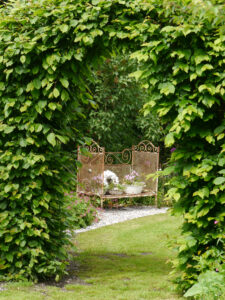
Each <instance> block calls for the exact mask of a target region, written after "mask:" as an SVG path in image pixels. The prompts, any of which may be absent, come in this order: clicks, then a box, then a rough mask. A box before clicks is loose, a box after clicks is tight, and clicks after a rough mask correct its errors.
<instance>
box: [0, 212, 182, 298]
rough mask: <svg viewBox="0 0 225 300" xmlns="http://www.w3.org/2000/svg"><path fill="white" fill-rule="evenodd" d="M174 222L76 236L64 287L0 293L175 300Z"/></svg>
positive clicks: (158, 220)
mask: <svg viewBox="0 0 225 300" xmlns="http://www.w3.org/2000/svg"><path fill="white" fill-rule="evenodd" d="M179 225H180V219H178V218H175V217H171V216H169V214H160V215H154V216H148V217H144V218H139V219H135V220H131V221H127V222H124V223H119V224H115V225H112V226H106V227H103V228H100V229H96V230H92V231H88V232H84V233H80V234H79V235H77V239H76V241H75V243H76V245H77V248H78V250H79V254H78V256H77V257H76V263H75V265H77V266H78V267H75V268H74V270H73V274H72V275H76V276H78V277H79V279H76V278H74V277H73V278H72V279H71V282H70V283H69V284H66V285H65V286H64V287H63V288H59V287H46V286H44V285H32V284H31V283H26V284H21V283H14V284H8V285H7V286H6V288H7V290H6V291H3V292H0V299H7V300H8V299H12V300H17V299H20V300H25V299H26V300H28V299H29V300H30V299H32V300H37V299H58V300H64V299H65V300H72V299H79V300H88V299H92V300H95V299H96V300H111V299H113V300H141V299H151V300H152V299H158V300H163V299H167V300H169V299H170V300H175V299H182V298H181V297H179V296H178V295H176V294H175V292H174V291H173V288H174V287H173V284H172V283H171V276H170V275H169V273H170V271H171V265H170V264H168V263H167V261H168V260H169V259H171V258H173V257H174V256H175V255H176V252H175V251H174V250H173V249H169V247H168V244H173V243H174V241H175V240H176V239H177V236H178V235H179V231H178V227H179Z"/></svg>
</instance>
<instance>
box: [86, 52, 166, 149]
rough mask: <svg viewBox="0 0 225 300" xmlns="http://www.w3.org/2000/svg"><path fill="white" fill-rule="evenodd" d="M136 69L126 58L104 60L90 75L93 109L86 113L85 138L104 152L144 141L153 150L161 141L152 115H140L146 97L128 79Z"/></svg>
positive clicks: (159, 130)
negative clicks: (150, 144)
mask: <svg viewBox="0 0 225 300" xmlns="http://www.w3.org/2000/svg"><path fill="white" fill-rule="evenodd" d="M136 69H137V64H136V63H135V61H134V60H132V61H131V60H129V57H128V54H127V55H122V56H119V55H117V56H115V57H112V58H111V59H106V60H105V62H104V63H103V64H102V65H101V66H99V67H98V70H97V71H96V72H95V73H94V75H95V80H94V82H93V84H92V86H90V89H91V91H92V93H93V100H94V101H95V103H96V106H97V107H96V109H94V110H93V109H91V110H90V113H89V114H88V112H87V117H86V118H87V121H85V125H86V128H87V130H88V131H87V132H86V135H89V136H91V137H92V138H93V139H94V140H95V141H97V142H98V143H99V145H101V146H104V147H105V149H106V151H122V150H123V149H125V148H130V147H131V145H135V144H138V143H139V142H140V141H141V140H144V139H149V140H151V141H152V142H153V143H154V144H155V145H156V146H157V145H158V143H159V141H160V139H161V138H162V128H161V127H160V123H159V119H158V117H157V116H156V114H148V115H147V116H144V115H143V113H142V112H141V108H142V107H143V105H144V104H145V103H146V102H147V100H148V93H147V91H146V90H145V89H144V88H142V87H141V85H140V83H139V82H137V81H136V79H135V78H133V77H131V76H130V74H132V73H133V72H134V71H136Z"/></svg>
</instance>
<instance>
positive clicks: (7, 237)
mask: <svg viewBox="0 0 225 300" xmlns="http://www.w3.org/2000/svg"><path fill="white" fill-rule="evenodd" d="M12 239H13V236H12V235H7V236H6V237H5V243H9V242H11V241H12Z"/></svg>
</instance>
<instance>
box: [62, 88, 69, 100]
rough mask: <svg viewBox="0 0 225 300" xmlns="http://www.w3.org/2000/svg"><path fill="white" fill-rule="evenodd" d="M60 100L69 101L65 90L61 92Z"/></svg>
mask: <svg viewBox="0 0 225 300" xmlns="http://www.w3.org/2000/svg"><path fill="white" fill-rule="evenodd" d="M61 98H62V100H63V101H67V100H69V98H70V97H69V94H68V92H67V91H66V90H63V91H62V93H61Z"/></svg>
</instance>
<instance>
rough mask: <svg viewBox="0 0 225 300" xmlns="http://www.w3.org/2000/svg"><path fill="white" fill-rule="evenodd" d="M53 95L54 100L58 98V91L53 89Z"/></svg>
mask: <svg viewBox="0 0 225 300" xmlns="http://www.w3.org/2000/svg"><path fill="white" fill-rule="evenodd" d="M53 95H54V97H55V98H57V97H59V95H60V94H59V90H58V89H57V88H54V90H53Z"/></svg>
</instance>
